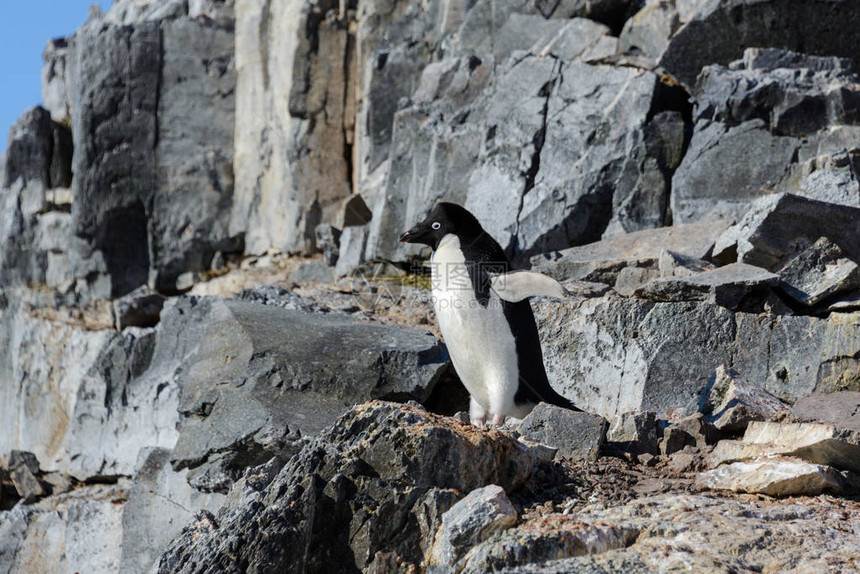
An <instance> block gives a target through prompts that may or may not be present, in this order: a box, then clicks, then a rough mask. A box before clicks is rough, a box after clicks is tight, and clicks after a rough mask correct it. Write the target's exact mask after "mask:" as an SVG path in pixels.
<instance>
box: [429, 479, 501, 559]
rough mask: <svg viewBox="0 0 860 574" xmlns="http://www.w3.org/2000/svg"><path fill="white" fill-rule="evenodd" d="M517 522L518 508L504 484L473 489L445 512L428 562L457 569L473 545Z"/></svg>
mask: <svg viewBox="0 0 860 574" xmlns="http://www.w3.org/2000/svg"><path fill="white" fill-rule="evenodd" d="M516 523H517V511H516V510H515V509H514V506H513V504H511V501H510V500H509V499H508V497H507V495H505V491H504V489H503V488H502V487H501V486H498V485H495V484H491V485H489V486H484V487H482V488H478V489H476V490H473V491H472V492H470V493H469V494H467V495H466V497H465V498H463V499H462V500H460V501H459V502H457V504H455V505H454V506H452V507H451V508H450V509H449V510H448V511H446V512H445V513H444V514H443V515H442V524H441V525H440V526H439V531H438V532H437V533H436V538H435V540H434V543H433V548H432V550H431V553H430V559H429V561H428V562H429V565H430V569H431V570H434V568H433V567H434V566H448V567H451V568H452V569H456V566H457V563H458V562H459V561H460V559H461V558H462V557H463V555H465V554H466V553H467V552H468V551H469V550H471V549H472V547H474V546H476V545H477V544H480V543H481V542H483V541H484V540H486V539H487V538H489V537H490V536H492V535H493V534H496V533H497V532H502V531H504V530H506V529H508V528H510V527H511V526H513V525H514V524H516Z"/></svg>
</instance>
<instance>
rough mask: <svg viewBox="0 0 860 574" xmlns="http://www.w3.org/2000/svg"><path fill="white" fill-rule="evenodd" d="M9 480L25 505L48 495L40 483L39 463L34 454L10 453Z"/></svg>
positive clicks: (18, 451) (16, 451)
mask: <svg viewBox="0 0 860 574" xmlns="http://www.w3.org/2000/svg"><path fill="white" fill-rule="evenodd" d="M8 465H9V467H8V468H9V478H10V479H11V480H12V484H13V485H14V486H15V490H16V491H18V496H20V497H21V498H22V499H23V500H24V503H29V502H33V501H34V500H36V499H37V498H41V497H43V496H45V495H46V494H47V491H46V489H45V488H44V487H43V486H42V484H41V483H40V481H39V478H38V475H39V461H38V460H37V459H36V455H34V454H33V453H32V452H24V451H20V450H13V451H12V452H10V453H9V462H8Z"/></svg>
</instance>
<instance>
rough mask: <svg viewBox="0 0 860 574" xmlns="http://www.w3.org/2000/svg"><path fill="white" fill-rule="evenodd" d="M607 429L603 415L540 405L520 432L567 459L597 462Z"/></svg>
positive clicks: (525, 420) (524, 423)
mask: <svg viewBox="0 0 860 574" xmlns="http://www.w3.org/2000/svg"><path fill="white" fill-rule="evenodd" d="M607 427H608V424H607V422H606V420H605V419H604V418H603V417H601V416H598V415H590V414H588V413H583V412H577V411H571V410H568V409H564V408H561V407H556V406H554V405H548V404H546V403H539V404H538V405H537V406H536V407H535V408H534V409H533V410H532V412H531V413H529V415H528V416H527V417H526V418H525V419H523V422H522V424H521V425H520V428H519V431H520V434H522V435H523V437H525V438H526V439H528V440H532V441H537V442H540V443H541V444H545V445H547V446H551V447H554V448H556V449H558V452H559V453H560V454H562V455H564V456H568V457H572V458H579V459H584V460H591V461H594V460H597V455H598V453H599V451H600V447H601V446H602V445H603V443H605V442H606V429H607Z"/></svg>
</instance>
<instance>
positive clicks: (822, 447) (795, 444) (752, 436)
mask: <svg viewBox="0 0 860 574" xmlns="http://www.w3.org/2000/svg"><path fill="white" fill-rule="evenodd" d="M763 456H789V457H796V458H801V459H803V460H806V461H809V462H812V463H816V464H824V465H830V466H833V467H836V468H839V469H844V470H850V471H853V472H858V473H860V433H858V432H857V431H851V430H845V429H839V428H837V427H835V426H833V425H825V424H817V423H793V424H780V423H772V422H751V423H750V424H749V426H747V430H746V433H744V438H743V440H742V441H736V440H722V441H720V442H719V443H717V446H716V447H715V448H714V451H713V452H712V453H711V454H710V455H709V456H708V460H707V463H708V466H709V467H711V468H714V467H716V466H718V465H720V464H724V463H727V462H734V461H745V460H751V459H756V458H759V457H763Z"/></svg>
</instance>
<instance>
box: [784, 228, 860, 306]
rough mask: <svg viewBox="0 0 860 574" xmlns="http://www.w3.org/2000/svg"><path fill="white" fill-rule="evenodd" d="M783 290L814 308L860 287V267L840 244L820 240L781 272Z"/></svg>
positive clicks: (824, 239) (823, 239)
mask: <svg viewBox="0 0 860 574" xmlns="http://www.w3.org/2000/svg"><path fill="white" fill-rule="evenodd" d="M779 278H780V281H781V283H780V287H781V288H782V289H783V290H784V291H785V292H786V293H787V294H788V295H789V296H791V298H792V299H794V300H795V301H798V302H800V303H803V304H804V305H806V306H812V305H815V304H817V303H818V302H820V301H821V300H822V299H826V298H828V297H830V296H831V295H834V294H836V293H839V292H840V291H848V290H852V289H858V288H860V266H858V265H857V263H855V262H854V261H852V260H851V259H848V258H847V257H845V254H844V253H843V251H842V249H840V248H839V246H838V245H836V244H835V243H833V242H832V241H830V240H829V239H827V238H826V237H820V238H818V240H817V241H816V242H815V243H813V244H812V245H810V246H809V247H808V248H807V249H806V250H804V251H803V252H801V253H800V254H798V256H797V257H795V258H793V259H791V260H790V261H789V262H788V263H786V264H785V266H784V267H782V268H781V269H780V270H779Z"/></svg>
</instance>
